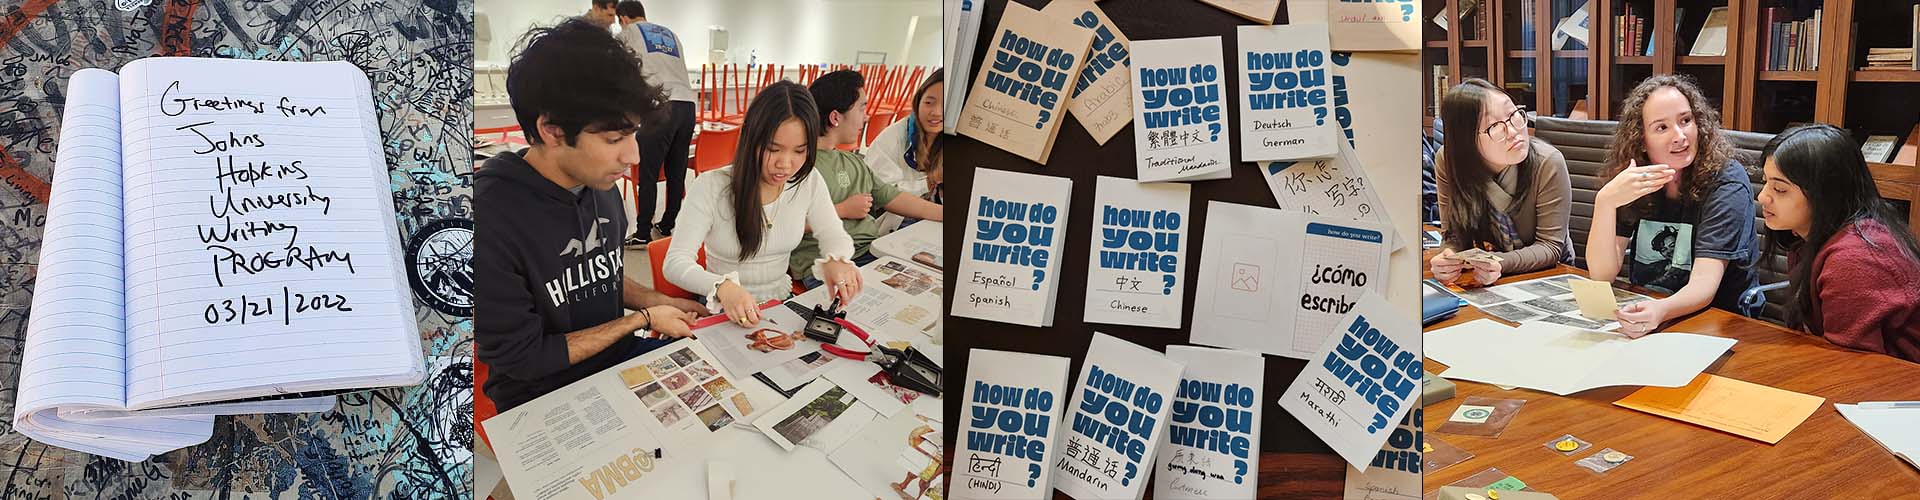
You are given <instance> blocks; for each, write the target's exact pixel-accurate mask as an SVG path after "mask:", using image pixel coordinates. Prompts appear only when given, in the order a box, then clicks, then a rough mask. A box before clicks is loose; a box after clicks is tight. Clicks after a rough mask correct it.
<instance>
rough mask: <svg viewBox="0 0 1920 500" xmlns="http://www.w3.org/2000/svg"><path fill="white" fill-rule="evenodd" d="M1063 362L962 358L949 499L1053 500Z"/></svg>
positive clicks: (980, 355) (976, 354)
mask: <svg viewBox="0 0 1920 500" xmlns="http://www.w3.org/2000/svg"><path fill="white" fill-rule="evenodd" d="M1067 368H1068V360H1067V358H1062V357H1058V356H1043V355H1039V354H1026V353H1017V352H1007V351H992V350H987V349H973V350H971V351H969V353H968V355H967V380H966V384H967V385H966V399H965V400H964V401H965V402H964V403H962V404H964V405H966V409H965V410H966V411H964V412H962V413H961V414H960V415H961V418H962V420H961V422H965V424H964V425H965V429H966V430H965V432H964V433H963V434H962V435H960V436H956V438H958V439H957V440H956V441H955V443H956V444H955V446H959V447H960V449H958V450H955V455H954V459H955V464H954V469H953V471H954V472H953V474H954V477H953V485H952V486H951V488H950V491H949V493H948V496H947V498H952V499H955V500H962V499H1013V498H1020V499H1029V500H1040V499H1044V498H1052V497H1053V465H1052V463H1053V460H1054V459H1055V458H1058V457H1059V456H1060V452H1059V451H1057V450H1056V448H1055V447H1054V446H1053V443H1054V436H1056V435H1058V431H1059V430H1060V429H1061V428H1062V427H1061V425H1060V416H1061V414H1062V413H1064V412H1065V410H1066V407H1067V397H1066V390H1067Z"/></svg>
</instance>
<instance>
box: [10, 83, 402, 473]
mask: <svg viewBox="0 0 1920 500" xmlns="http://www.w3.org/2000/svg"><path fill="white" fill-rule="evenodd" d="M66 95H67V106H66V109H65V110H64V115H63V119H62V123H61V130H60V142H59V152H58V154H57V155H56V156H55V163H56V164H55V169H54V177H53V188H52V196H51V199H50V201H49V203H48V208H47V225H46V231H45V234H44V237H43V241H42V245H41V249H40V260H39V263H40V268H39V276H38V280H37V285H36V287H35V290H34V295H33V309H32V314H31V316H30V318H29V320H28V324H27V339H26V342H25V351H24V353H23V354H22V355H21V361H20V363H21V369H20V380H19V394H18V397H17V399H16V401H15V406H14V427H15V428H17V429H19V430H20V432H21V433H22V434H26V435H27V436H29V437H31V438H33V439H35V440H37V441H40V442H42V443H46V444H49V445H54V446H59V447H63V448H69V449H73V450H77V451H82V452H86V453H93V454H97V455H102V456H107V457H112V458H117V459H121V460H127V461H140V460H145V459H147V458H148V457H150V456H152V455H155V454H160V453H164V452H167V451H171V450H175V449H179V448H183V447H187V446H192V445H195V444H198V443H201V442H204V441H206V440H207V439H208V438H209V437H211V436H212V433H213V417H214V415H230V414H245V413H276V412H318V411H326V410H328V409H331V408H332V407H333V402H334V395H335V394H340V393H344V392H350V391H357V390H363V389H367V388H373V387H387V386H400V385H413V384H417V383H419V382H420V381H421V380H422V379H423V378H425V376H426V371H425V362H424V359H423V356H422V354H421V350H420V333H419V328H418V326H417V325H416V323H415V319H414V310H413V299H412V296H411V294H410V292H409V291H408V287H407V283H406V281H407V277H406V268H405V267H404V265H403V264H402V263H401V256H402V253H401V250H400V248H401V247H400V231H399V228H398V223H397V221H396V219H395V217H394V209H393V202H392V194H391V188H390V187H389V182H388V180H387V175H388V174H387V166H386V159H385V154H384V152H383V151H382V149H381V139H380V132H379V129H378V120H377V119H376V117H375V113H376V110H375V108H374V105H373V99H372V88H371V86H370V85H369V83H368V81H367V79H366V75H365V74H364V73H363V72H362V71H361V70H360V69H359V68H357V67H355V66H354V65H352V64H349V63H345V62H329V63H300V62H258V61H237V60H219V59H193V58H150V59H144V60H140V61H135V62H133V63H129V64H127V65H126V66H125V67H123V68H122V69H121V71H120V73H119V74H117V75H116V74H114V73H112V72H108V71H103V70H98V69H87V70H81V71H78V72H76V73H74V75H73V76H72V78H71V79H70V80H69V85H68V88H67V92H66Z"/></svg>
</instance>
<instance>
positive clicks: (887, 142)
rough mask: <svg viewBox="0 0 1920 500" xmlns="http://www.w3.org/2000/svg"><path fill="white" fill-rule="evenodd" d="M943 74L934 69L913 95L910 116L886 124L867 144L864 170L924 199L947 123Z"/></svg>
mask: <svg viewBox="0 0 1920 500" xmlns="http://www.w3.org/2000/svg"><path fill="white" fill-rule="evenodd" d="M942 74H943V73H942V72H941V70H939V69H935V70H933V74H932V75H929V76H927V80H926V81H925V82H921V83H920V88H919V90H917V91H915V92H914V93H913V115H912V116H908V117H907V119H905V120H900V121H897V122H893V125H888V126H887V129H886V130H882V131H880V135H879V136H876V137H874V138H873V144H869V145H867V167H868V168H871V169H873V176H874V177H877V178H879V179H880V182H885V183H888V184H892V185H893V187H897V188H900V191H901V192H906V193H913V195H914V196H921V197H925V196H926V195H927V193H928V192H929V191H930V190H931V189H932V186H931V185H930V184H931V183H929V182H927V176H928V175H929V174H931V173H933V169H935V168H938V167H937V165H938V164H939V158H940V150H941V147H940V146H941V144H940V143H941V140H940V139H941V136H940V132H941V130H943V129H944V125H945V123H946V122H945V117H944V116H942V112H943V110H944V109H945V108H944V104H942V102H943V101H942V99H943V96H945V95H946V92H945V90H944V89H945V88H946V84H944V83H943V81H944V80H945V79H944V78H942V77H941V75H942Z"/></svg>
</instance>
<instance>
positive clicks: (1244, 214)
mask: <svg viewBox="0 0 1920 500" xmlns="http://www.w3.org/2000/svg"><path fill="white" fill-rule="evenodd" d="M1206 227H1207V235H1206V238H1207V244H1206V245H1203V246H1201V248H1200V277H1199V278H1198V280H1197V283H1198V287H1199V288H1197V289H1195V292H1194V297H1193V306H1194V307H1193V335H1192V341H1193V342H1194V343H1197V344H1206V345H1212V346H1219V347H1227V348H1232V349H1244V350H1249V351H1256V352H1263V353H1267V354H1272V355H1275V356H1285V357H1289V358H1295V359H1312V357H1313V355H1314V352H1315V350H1316V349H1317V348H1318V347H1319V346H1320V344H1321V341H1322V340H1323V339H1325V338H1326V337H1327V336H1328V335H1330V334H1332V333H1333V332H1334V330H1333V327H1334V325H1335V323H1336V322H1337V321H1338V320H1339V319H1340V317H1341V316H1343V315H1345V314H1347V313H1348V312H1349V310H1351V309H1352V308H1353V307H1354V304H1355V303H1358V302H1359V301H1360V296H1361V295H1362V294H1364V293H1365V292H1368V291H1371V292H1375V293H1380V292H1382V291H1384V290H1385V285H1383V283H1386V282H1387V276H1386V274H1387V272H1386V271H1387V255H1388V254H1390V253H1392V249H1391V248H1390V247H1389V246H1388V241H1389V239H1388V237H1389V233H1388V228H1387V227H1386V226H1385V225H1382V224H1374V223H1370V222H1360V221H1347V220H1340V219H1333V218H1326V217H1318V216H1313V215H1307V214H1301V213H1296V212H1287V211H1283V210H1277V209H1272V208H1265V207H1255V206H1248V205H1240V204H1234V203H1225V202H1219V201H1213V202H1208V204H1207V225H1206Z"/></svg>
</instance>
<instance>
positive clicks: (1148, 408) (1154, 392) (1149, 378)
mask: <svg viewBox="0 0 1920 500" xmlns="http://www.w3.org/2000/svg"><path fill="white" fill-rule="evenodd" d="M1184 369H1185V367H1183V366H1181V365H1180V363H1178V362H1175V361H1173V360H1170V359H1167V357H1166V355H1163V354H1160V353H1159V352H1156V351H1154V350H1152V349H1148V348H1145V347H1140V346H1139V345H1135V344H1134V343H1132V342H1127V341H1125V340H1120V339H1119V338H1116V337H1113V336H1111V335H1107V334H1104V333H1099V332H1095V333H1094V334H1093V343H1092V344H1091V345H1088V346H1087V360H1086V362H1085V363H1083V364H1082V365H1081V367H1080V381H1079V382H1077V383H1075V384H1074V393H1073V404H1072V405H1070V406H1071V408H1072V410H1071V411H1069V412H1067V414H1068V416H1067V420H1068V422H1071V424H1072V425H1071V427H1069V428H1068V429H1069V430H1068V431H1067V432H1065V433H1064V434H1063V435H1062V436H1061V439H1060V440H1059V441H1055V442H1056V443H1061V444H1060V446H1061V451H1062V452H1064V453H1066V456H1064V457H1060V458H1059V459H1057V460H1054V462H1053V464H1054V472H1057V473H1059V474H1060V477H1059V478H1058V480H1057V481H1055V486H1054V489H1056V490H1059V491H1061V492H1065V493H1066V494H1068V495H1072V496H1073V497H1074V498H1104V499H1121V498H1132V499H1134V500H1139V499H1140V497H1141V496H1142V495H1144V494H1146V492H1147V489H1146V485H1147V478H1148V476H1151V475H1152V474H1153V464H1154V461H1153V457H1154V455H1155V453H1156V452H1158V451H1159V449H1160V436H1161V433H1164V432H1166V431H1167V414H1168V412H1171V411H1172V410H1173V394H1174V389H1175V388H1176V387H1177V386H1178V384H1179V383H1180V372H1181V371H1183V370H1184Z"/></svg>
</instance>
